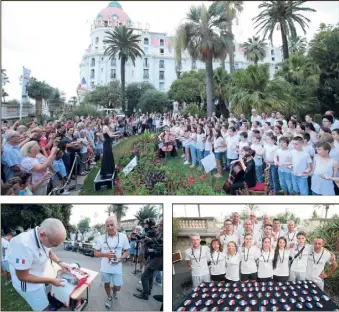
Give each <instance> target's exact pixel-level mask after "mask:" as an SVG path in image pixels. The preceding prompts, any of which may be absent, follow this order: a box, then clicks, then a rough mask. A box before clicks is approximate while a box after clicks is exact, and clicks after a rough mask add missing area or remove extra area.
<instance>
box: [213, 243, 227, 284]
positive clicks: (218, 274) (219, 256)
mask: <svg viewBox="0 0 339 312" xmlns="http://www.w3.org/2000/svg"><path fill="white" fill-rule="evenodd" d="M225 261H226V254H225V253H224V252H223V248H222V245H221V243H220V240H219V239H217V238H215V239H213V240H212V242H211V280H212V281H217V282H221V281H224V280H225V274H226V264H225Z"/></svg>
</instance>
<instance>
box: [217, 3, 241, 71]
mask: <svg viewBox="0 0 339 312" xmlns="http://www.w3.org/2000/svg"><path fill="white" fill-rule="evenodd" d="M215 3H217V5H220V7H221V8H222V10H223V12H224V16H225V18H226V21H225V22H223V23H222V24H221V28H222V34H223V35H224V38H226V40H225V43H226V47H227V52H228V55H229V59H230V73H233V72H234V71H235V68H234V35H233V21H234V20H235V21H236V22H237V23H238V17H239V14H240V13H241V12H242V11H243V9H244V7H243V6H244V4H243V3H244V2H243V1H215ZM225 58H226V57H225ZM222 64H223V65H222V68H223V69H225V70H226V68H225V60H224V59H222Z"/></svg>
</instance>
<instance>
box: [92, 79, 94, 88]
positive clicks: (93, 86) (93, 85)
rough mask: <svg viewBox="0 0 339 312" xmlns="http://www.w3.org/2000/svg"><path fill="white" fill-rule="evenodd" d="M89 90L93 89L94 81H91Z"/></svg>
mask: <svg viewBox="0 0 339 312" xmlns="http://www.w3.org/2000/svg"><path fill="white" fill-rule="evenodd" d="M91 89H94V81H91Z"/></svg>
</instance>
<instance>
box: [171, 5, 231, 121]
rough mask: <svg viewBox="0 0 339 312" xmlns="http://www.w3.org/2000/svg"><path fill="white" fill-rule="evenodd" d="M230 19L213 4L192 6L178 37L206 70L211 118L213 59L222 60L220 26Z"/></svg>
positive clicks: (179, 28) (223, 46)
mask: <svg viewBox="0 0 339 312" xmlns="http://www.w3.org/2000/svg"><path fill="white" fill-rule="evenodd" d="M227 21H228V19H227V17H226V15H225V14H221V12H220V7H219V6H218V5H216V4H215V3H213V4H212V5H211V6H209V7H208V8H206V6H205V5H203V4H202V5H200V6H192V7H191V8H190V11H189V12H188V13H187V16H186V21H185V22H184V23H182V24H180V25H179V27H178V29H177V32H176V37H177V40H178V41H179V42H180V47H181V48H182V49H183V50H186V51H188V53H189V54H190V56H191V57H192V58H193V59H195V60H196V59H200V60H202V61H203V62H204V63H205V68H206V80H205V82H206V95H207V115H208V116H209V117H210V116H212V113H213V112H214V111H215V105H214V92H213V91H214V90H213V65H212V61H213V58H220V56H221V55H222V54H223V53H224V52H223V50H224V49H225V45H224V42H223V41H222V40H221V37H220V32H221V30H220V28H219V26H220V25H221V23H223V22H227Z"/></svg>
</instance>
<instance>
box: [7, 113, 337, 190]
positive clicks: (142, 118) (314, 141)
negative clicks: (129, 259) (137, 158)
mask: <svg viewBox="0 0 339 312" xmlns="http://www.w3.org/2000/svg"><path fill="white" fill-rule="evenodd" d="M145 130H149V131H151V132H155V133H158V134H159V150H160V152H161V154H160V155H162V156H163V155H164V153H165V152H170V154H171V155H172V156H173V157H177V156H178V151H180V150H182V152H183V153H182V155H181V157H182V158H183V162H184V164H185V165H190V167H191V168H194V167H196V166H197V167H198V168H199V169H201V170H202V169H203V163H202V159H204V158H205V157H206V156H208V155H210V154H211V153H213V155H214V156H215V160H216V164H217V166H216V167H217V173H216V174H215V176H216V177H217V178H221V177H223V174H224V173H225V172H226V171H230V176H232V178H233V179H232V183H231V184H230V185H229V188H228V192H230V193H231V194H237V192H238V191H239V190H241V189H244V188H251V187H255V186H256V185H257V184H258V183H264V182H265V180H264V179H265V174H264V172H265V169H266V170H267V171H268V173H269V174H268V177H269V179H268V180H269V192H270V194H272V195H274V194H286V195H287V194H289V195H295V194H300V195H311V194H313V195H338V194H339V187H338V185H339V177H338V166H339V120H337V119H335V117H334V113H333V112H332V111H327V112H325V114H324V115H323V117H322V125H319V124H317V123H315V122H314V121H313V116H312V115H310V114H307V115H306V116H305V117H304V120H298V118H297V117H296V116H291V118H290V119H289V120H288V121H287V120H286V119H285V117H284V115H283V114H281V113H279V112H272V113H271V114H270V115H268V114H266V113H262V114H261V115H259V114H258V113H257V111H256V110H255V109H253V110H252V115H251V117H250V118H245V116H244V114H240V116H235V115H234V114H233V113H229V117H228V118H225V117H224V116H223V115H221V116H220V117H216V115H215V114H213V115H212V117H204V118H199V117H198V116H197V115H196V116H188V115H183V114H181V113H173V114H156V113H150V114H148V113H147V114H137V115H133V116H131V117H126V116H125V117H123V116H120V117H118V116H114V115H112V116H109V117H75V118H73V119H67V120H66V121H52V120H49V121H45V122H44V123H43V124H42V125H39V124H38V123H37V121H36V119H34V120H32V122H30V123H29V124H28V125H26V126H24V125H21V124H20V122H19V121H17V122H15V123H13V125H11V126H8V124H7V123H4V122H3V124H2V128H1V131H2V180H1V182H2V191H1V193H2V194H3V195H33V194H34V195H46V194H47V193H50V192H51V190H54V191H55V192H54V194H58V193H60V192H64V193H65V192H67V187H63V185H64V184H65V182H66V180H67V179H68V177H70V178H73V179H74V178H75V175H86V174H87V173H88V172H89V170H90V169H91V166H92V165H94V164H95V160H98V159H100V157H102V155H103V151H104V148H103V147H104V144H105V142H106V143H108V142H110V141H109V140H108V139H109V138H113V137H120V136H122V135H124V136H130V135H138V134H141V133H143V132H144V131H145ZM108 145H109V146H108ZM108 145H107V149H110V147H111V143H108ZM104 154H105V153H104ZM106 154H107V155H108V153H106ZM75 159H76V161H74V160H75ZM102 163H105V166H104V167H105V171H107V172H109V173H111V171H112V165H110V164H111V163H112V164H113V165H114V159H113V156H112V155H108V158H107V161H105V162H104V161H103V162H102ZM107 166H108V167H109V168H107ZM102 170H103V168H102ZM233 170H234V171H235V172H236V174H233V173H234V172H233Z"/></svg>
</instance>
